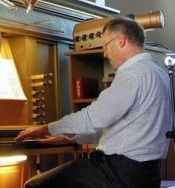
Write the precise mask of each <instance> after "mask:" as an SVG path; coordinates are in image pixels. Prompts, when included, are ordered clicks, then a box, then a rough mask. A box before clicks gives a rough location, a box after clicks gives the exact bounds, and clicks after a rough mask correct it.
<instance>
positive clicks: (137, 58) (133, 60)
mask: <svg viewBox="0 0 175 188" xmlns="http://www.w3.org/2000/svg"><path fill="white" fill-rule="evenodd" d="M142 59H147V60H152V56H151V54H149V53H140V54H137V55H135V56H133V57H131V58H129V59H128V60H127V61H125V62H124V63H123V64H122V65H121V66H120V67H119V68H118V70H122V69H125V68H127V67H129V66H131V65H132V64H134V63H136V62H137V61H140V60H142Z"/></svg>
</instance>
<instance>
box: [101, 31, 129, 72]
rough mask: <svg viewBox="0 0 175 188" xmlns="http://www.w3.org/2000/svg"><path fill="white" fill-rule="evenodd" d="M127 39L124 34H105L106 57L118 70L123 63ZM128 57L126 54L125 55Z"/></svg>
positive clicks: (107, 32)
mask: <svg viewBox="0 0 175 188" xmlns="http://www.w3.org/2000/svg"><path fill="white" fill-rule="evenodd" d="M124 44H125V37H124V35H123V34H122V33H114V32H111V31H109V30H106V31H105V32H104V33H103V48H104V57H105V58H107V59H108V60H109V61H110V64H111V66H112V67H113V68H114V69H117V68H118V67H119V66H120V65H121V64H122V63H123V58H124V57H123V56H124V54H125V53H124ZM125 55H126V54H125Z"/></svg>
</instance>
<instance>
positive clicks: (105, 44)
mask: <svg viewBox="0 0 175 188" xmlns="http://www.w3.org/2000/svg"><path fill="white" fill-rule="evenodd" d="M117 38H118V36H116V37H114V38H112V39H111V40H109V41H108V42H106V43H104V44H103V49H104V50H106V49H107V47H108V45H109V44H110V43H111V42H113V41H114V40H115V39H117Z"/></svg>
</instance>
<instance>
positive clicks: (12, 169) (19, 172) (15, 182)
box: [0, 164, 24, 188]
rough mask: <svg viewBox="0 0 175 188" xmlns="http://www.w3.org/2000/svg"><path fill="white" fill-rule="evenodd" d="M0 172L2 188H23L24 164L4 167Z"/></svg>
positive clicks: (0, 185)
mask: <svg viewBox="0 0 175 188" xmlns="http://www.w3.org/2000/svg"><path fill="white" fill-rule="evenodd" d="M0 172H1V173H0V180H1V181H0V187H1V188H12V187H14V188H22V187H23V184H24V180H23V164H18V165H11V166H2V167H0Z"/></svg>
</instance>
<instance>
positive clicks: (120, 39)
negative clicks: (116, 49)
mask: <svg viewBox="0 0 175 188" xmlns="http://www.w3.org/2000/svg"><path fill="white" fill-rule="evenodd" d="M126 42H127V38H126V36H125V35H120V36H119V37H118V43H119V46H120V48H123V47H124V46H125V45H126Z"/></svg>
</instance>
